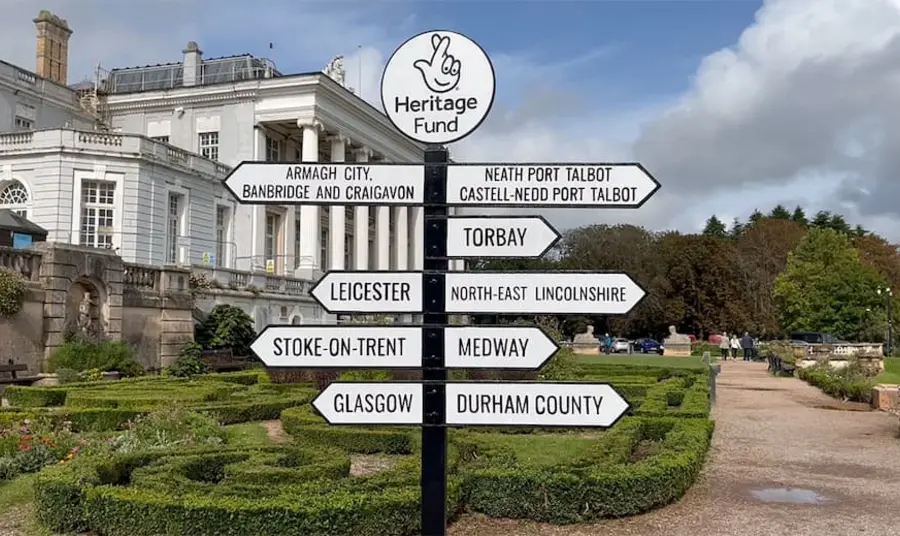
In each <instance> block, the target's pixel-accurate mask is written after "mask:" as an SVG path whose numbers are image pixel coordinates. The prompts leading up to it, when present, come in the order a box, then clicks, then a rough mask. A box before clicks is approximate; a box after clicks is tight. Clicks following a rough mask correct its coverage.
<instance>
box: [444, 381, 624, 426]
mask: <svg viewBox="0 0 900 536" xmlns="http://www.w3.org/2000/svg"><path fill="white" fill-rule="evenodd" d="M626 411H628V402H627V401H626V400H625V399H624V398H622V396H621V395H620V394H619V393H617V392H616V391H615V390H614V389H613V388H612V386H610V385H608V384H605V383H499V382H492V383H487V382H477V383H448V384H447V424H449V425H456V426H467V425H494V426H573V427H585V428H587V427H601V428H607V427H609V426H612V425H613V424H615V423H616V421H617V420H618V419H619V418H620V417H621V416H622V415H624V414H625V412H626Z"/></svg>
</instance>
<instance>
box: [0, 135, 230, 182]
mask: <svg viewBox="0 0 900 536" xmlns="http://www.w3.org/2000/svg"><path fill="white" fill-rule="evenodd" d="M23 149H53V150H57V151H58V150H60V149H62V150H67V149H71V150H76V151H102V152H106V153H108V152H117V153H122V154H128V155H140V156H142V157H144V158H148V159H152V160H154V161H156V162H161V163H163V164H165V165H168V166H172V167H176V168H179V169H187V170H190V171H193V172H196V173H200V174H201V175H205V176H207V177H212V178H216V179H221V178H222V177H224V176H225V175H227V174H228V172H229V171H231V168H230V167H229V166H226V165H225V164H222V163H221V162H216V161H214V160H210V159H208V158H205V157H202V156H200V155H197V154H194V153H191V152H188V151H185V150H183V149H179V148H178V147H175V146H173V145H169V144H168V143H163V142H159V141H154V140H151V139H149V138H146V137H144V136H138V135H133V134H114V133H103V132H87V131H81V130H68V129H52V130H35V131H29V132H10V133H5V134H0V153H3V152H4V151H21V150H23Z"/></svg>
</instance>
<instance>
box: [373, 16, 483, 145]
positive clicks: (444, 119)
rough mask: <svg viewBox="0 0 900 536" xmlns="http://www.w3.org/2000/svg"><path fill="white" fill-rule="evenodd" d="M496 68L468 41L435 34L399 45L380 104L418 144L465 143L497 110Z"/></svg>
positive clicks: (384, 77) (384, 76) (445, 33)
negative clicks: (495, 96)
mask: <svg viewBox="0 0 900 536" xmlns="http://www.w3.org/2000/svg"><path fill="white" fill-rule="evenodd" d="M495 90H496V77H495V75H494V66H493V64H491V60H490V58H488V55H487V53H486V52H485V51H484V49H482V48H481V47H480V46H479V45H478V43H476V42H475V41H472V40H471V39H469V38H468V37H466V36H465V35H463V34H461V33H457V32H451V31H445V30H432V31H430V32H425V33H421V34H419V35H417V36H415V37H411V38H410V39H407V40H406V42H405V43H403V44H402V45H400V46H399V47H398V48H397V50H395V51H394V54H393V55H392V56H391V59H389V60H388V62H387V65H385V66H384V74H382V75H381V102H382V104H383V105H384V109H385V112H387V116H388V118H389V119H390V120H391V123H393V124H394V126H395V127H397V129H398V130H400V132H402V133H403V134H405V135H406V136H408V137H409V138H412V139H413V140H415V141H418V142H422V143H427V144H435V145H440V144H444V143H452V142H454V141H458V140H461V139H462V138H464V137H466V136H468V135H469V134H471V133H472V132H473V131H474V130H475V129H476V128H478V126H479V125H481V123H482V122H483V121H484V119H485V118H486V117H487V114H488V112H489V111H490V110H491V106H492V105H493V104H494V92H495Z"/></svg>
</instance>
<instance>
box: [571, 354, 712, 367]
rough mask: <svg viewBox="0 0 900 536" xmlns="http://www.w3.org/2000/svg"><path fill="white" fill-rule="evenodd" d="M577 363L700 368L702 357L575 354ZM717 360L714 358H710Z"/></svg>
mask: <svg viewBox="0 0 900 536" xmlns="http://www.w3.org/2000/svg"><path fill="white" fill-rule="evenodd" d="M575 360H576V361H577V362H578V363H604V364H609V365H646V366H651V367H665V368H701V367H703V365H704V363H703V358H702V357H698V356H690V357H672V356H661V355H654V354H629V355H623V354H613V355H604V354H600V355H576V356H575ZM712 361H713V362H715V361H717V359H716V358H713V359H712Z"/></svg>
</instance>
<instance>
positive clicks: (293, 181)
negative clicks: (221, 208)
mask: <svg viewBox="0 0 900 536" xmlns="http://www.w3.org/2000/svg"><path fill="white" fill-rule="evenodd" d="M225 188H227V189H228V191H229V192H231V194H232V195H233V196H234V197H235V198H236V199H237V200H238V202H239V203H241V204H245V205H291V204H294V205H357V206H384V205H393V206H411V205H421V204H422V203H423V202H424V200H425V166H424V165H408V164H393V163H377V164H376V163H368V164H313V163H294V164H283V163H275V162H241V163H240V164H238V165H237V167H236V168H234V169H233V170H231V173H229V174H228V176H227V177H225Z"/></svg>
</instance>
